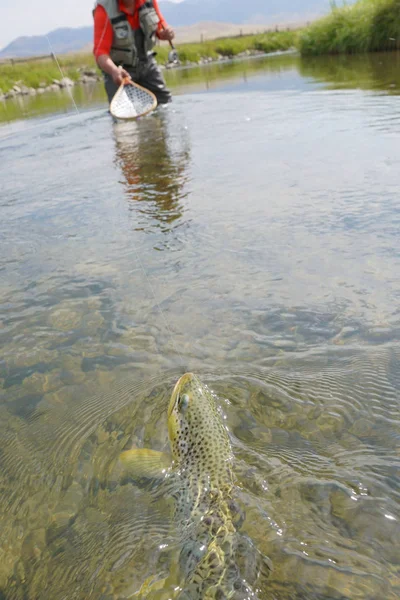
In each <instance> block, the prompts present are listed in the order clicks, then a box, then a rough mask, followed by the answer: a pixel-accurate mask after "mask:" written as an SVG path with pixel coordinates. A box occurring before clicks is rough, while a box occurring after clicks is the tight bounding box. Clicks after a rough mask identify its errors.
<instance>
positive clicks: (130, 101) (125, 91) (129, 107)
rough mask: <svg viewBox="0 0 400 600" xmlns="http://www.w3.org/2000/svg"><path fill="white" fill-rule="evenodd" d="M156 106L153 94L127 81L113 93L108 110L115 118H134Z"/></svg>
mask: <svg viewBox="0 0 400 600" xmlns="http://www.w3.org/2000/svg"><path fill="white" fill-rule="evenodd" d="M156 106H157V100H156V98H155V96H154V95H153V94H151V93H150V92H148V91H147V90H145V89H144V88H142V87H140V86H138V85H134V84H131V83H128V84H126V85H124V86H121V87H120V88H119V89H118V91H117V93H116V94H115V96H114V98H113V100H112V102H111V105H110V112H111V114H112V115H113V116H114V117H116V118H117V119H135V118H137V117H140V116H141V115H145V114H147V113H148V112H150V111H151V110H153V109H154V108H156Z"/></svg>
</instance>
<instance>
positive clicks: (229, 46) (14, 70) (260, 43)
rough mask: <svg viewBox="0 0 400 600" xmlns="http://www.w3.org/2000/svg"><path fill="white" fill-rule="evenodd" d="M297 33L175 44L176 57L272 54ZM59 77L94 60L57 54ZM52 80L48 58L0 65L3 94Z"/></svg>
mask: <svg viewBox="0 0 400 600" xmlns="http://www.w3.org/2000/svg"><path fill="white" fill-rule="evenodd" d="M297 35H298V34H297V32H295V31H282V32H271V33H264V34H258V35H246V36H240V37H233V38H225V39H219V40H213V41H207V42H204V43H197V44H180V45H179V44H177V50H178V54H179V58H180V60H181V62H182V63H183V64H185V63H187V62H192V63H194V62H196V63H197V62H199V61H200V60H201V59H204V58H213V59H216V58H217V57H218V55H222V56H229V57H234V56H237V55H238V54H240V53H241V52H245V51H246V50H250V51H252V50H259V51H263V52H267V53H268V52H274V51H277V50H288V49H289V48H291V47H293V46H294V45H295V43H296V39H297ZM169 50H170V48H169V46H168V45H167V44H166V43H165V42H164V43H163V44H162V45H160V46H157V48H156V51H157V60H158V62H159V63H164V64H165V63H166V62H167V58H168V52H169ZM57 58H58V61H59V64H60V66H61V69H62V71H63V74H64V75H65V76H66V77H70V78H71V79H72V80H73V81H76V80H77V79H78V78H79V75H80V73H79V71H78V69H79V68H82V67H88V68H95V66H96V65H95V61H94V58H93V55H91V54H75V55H60V56H58V57H57ZM53 79H61V73H60V70H59V68H58V66H57V63H56V62H55V61H53V60H52V59H50V58H48V59H41V60H36V61H26V62H16V63H14V64H10V63H0V89H1V90H2V91H3V92H7V91H8V90H10V89H11V88H12V87H13V85H14V84H15V83H17V82H22V83H23V84H24V85H26V86H28V87H33V88H38V87H39V85H40V84H41V83H44V84H46V85H48V84H50V83H52V81H53Z"/></svg>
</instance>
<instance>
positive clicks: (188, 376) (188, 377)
mask: <svg viewBox="0 0 400 600" xmlns="http://www.w3.org/2000/svg"><path fill="white" fill-rule="evenodd" d="M194 378H195V376H194V374H193V373H185V374H184V375H182V377H180V378H179V379H178V381H177V382H176V384H175V387H174V389H173V392H172V394H171V400H170V401H169V406H168V418H169V417H170V416H171V414H172V411H173V410H174V406H175V404H176V401H177V399H178V397H179V392H180V391H181V390H182V389H183V388H184V387H185V386H186V385H187V384H190V383H191V382H192V381H193V379H194Z"/></svg>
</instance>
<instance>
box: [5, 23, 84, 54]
mask: <svg viewBox="0 0 400 600" xmlns="http://www.w3.org/2000/svg"><path fill="white" fill-rule="evenodd" d="M92 39H93V27H92V26H89V27H78V28H63V29H55V30H54V31H51V32H50V33H48V34H47V36H46V35H33V36H26V37H19V38H17V39H15V40H14V41H13V42H11V43H10V44H8V46H6V47H5V48H3V50H1V51H0V58H17V57H24V56H40V55H45V54H50V53H51V52H55V54H63V53H65V52H75V51H77V50H80V49H81V48H82V46H84V45H85V44H87V43H88V42H89V41H91V40H92Z"/></svg>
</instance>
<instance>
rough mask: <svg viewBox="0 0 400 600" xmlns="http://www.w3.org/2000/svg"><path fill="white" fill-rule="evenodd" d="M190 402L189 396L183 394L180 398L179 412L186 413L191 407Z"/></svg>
mask: <svg viewBox="0 0 400 600" xmlns="http://www.w3.org/2000/svg"><path fill="white" fill-rule="evenodd" d="M189 402H190V398H189V396H188V395H187V394H182V396H180V397H179V398H178V408H179V410H180V411H182V412H185V410H186V409H187V407H188V406H189Z"/></svg>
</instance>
